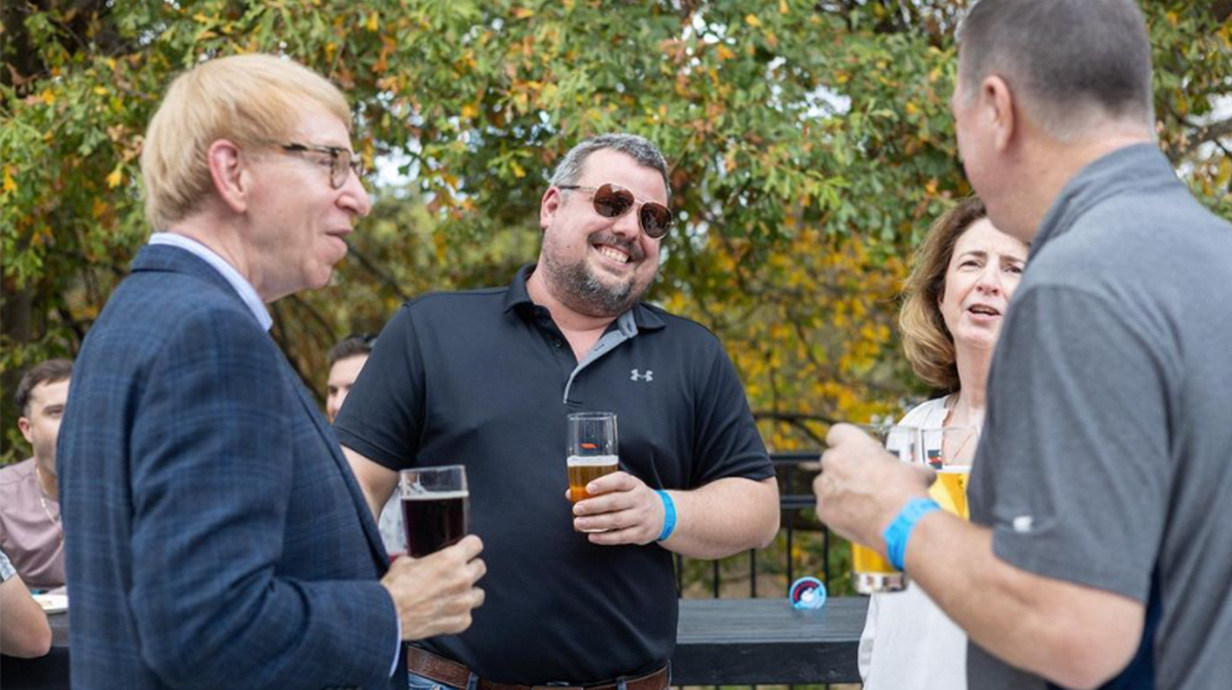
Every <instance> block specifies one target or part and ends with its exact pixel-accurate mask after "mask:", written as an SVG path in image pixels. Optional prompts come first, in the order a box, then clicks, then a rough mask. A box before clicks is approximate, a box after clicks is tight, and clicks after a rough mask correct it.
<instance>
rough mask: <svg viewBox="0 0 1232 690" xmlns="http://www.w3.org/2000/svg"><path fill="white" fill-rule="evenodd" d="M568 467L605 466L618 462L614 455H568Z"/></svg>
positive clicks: (618, 458)
mask: <svg viewBox="0 0 1232 690" xmlns="http://www.w3.org/2000/svg"><path fill="white" fill-rule="evenodd" d="M565 462H566V464H568V465H569V467H607V466H608V465H616V464H619V462H620V457H619V456H616V455H570V456H569V457H568V458H567V459H566V460H565Z"/></svg>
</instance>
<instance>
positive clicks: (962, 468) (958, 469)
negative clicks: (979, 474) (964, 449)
mask: <svg viewBox="0 0 1232 690" xmlns="http://www.w3.org/2000/svg"><path fill="white" fill-rule="evenodd" d="M933 471H934V472H936V473H938V474H971V465H942V466H941V467H934V468H933Z"/></svg>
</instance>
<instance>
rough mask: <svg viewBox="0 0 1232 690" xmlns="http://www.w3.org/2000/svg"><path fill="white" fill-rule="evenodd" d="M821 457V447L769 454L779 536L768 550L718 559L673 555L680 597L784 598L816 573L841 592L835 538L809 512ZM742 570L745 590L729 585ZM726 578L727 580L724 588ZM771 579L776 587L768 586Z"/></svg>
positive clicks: (843, 582)
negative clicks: (800, 581)
mask: <svg viewBox="0 0 1232 690" xmlns="http://www.w3.org/2000/svg"><path fill="white" fill-rule="evenodd" d="M819 456H820V452H819V451H799V452H791V453H774V454H771V456H770V459H771V461H772V462H773V463H774V468H775V473H776V475H777V477H778V481H779V507H780V509H781V510H782V526H781V527H780V528H779V537H778V539H776V541H775V543H774V544H772V545H771V546H770V547H769V548H767V549H763V550H757V549H754V550H750V551H748V552H746V553H743V554H739V555H736V556H730V557H728V558H725V559H722V560H717V561H693V560H692V559H687V558H682V557H680V556H677V557H676V588H677V591H678V592H679V593H680V595H681V596H682V597H685V598H701V597H704V596H709V597H711V598H715V599H719V598H725V597H736V596H740V597H752V598H757V597H759V596H760V597H776V596H786V594H787V588H788V587H789V586H790V585H791V583H792V582H794V581H795V580H796V578H797V577H801V576H804V575H813V576H815V577H817V578H818V579H820V580H821V581H822V582H824V583H825V585H826V588H827V589H828V590H830V591H834V590H835V588H836V587H837V588H838V589H839V590H840V592H842V591H845V589H844V588H845V587H846V586H847V582H846V579H845V577H843V573H835V572H834V570H833V568H832V565H834V564H833V560H834V559H833V558H832V557H831V545H832V543H833V542H834V540H832V539H831V535H830V531H829V530H828V529H826V528H825V526H824V525H821V524H820V523H819V522H818V521H817V518H816V516H815V515H814V514H813V508H814V506H815V499H814V497H813V487H812V480H813V477H814V476H816V473H817V469H816V467H815V465H816V463H817V459H818V457H819ZM843 564H844V565H845V564H846V562H845V560H844V563H843ZM740 571H743V573H744V574H741V575H740V576H739V580H741V581H743V580H745V579H747V580H748V589H747V591H744V590H743V588H737V587H733V586H731V583H730V580H731V579H732V577H733V574H735V573H737V572H740ZM699 578H700V579H699ZM725 579H726V580H728V586H726V587H725V586H724V580H725ZM769 583H775V584H776V585H777V586H775V587H773V588H772V589H771V588H768V587H767V586H766V585H767V584H769ZM759 584H760V585H761V586H760V587H759Z"/></svg>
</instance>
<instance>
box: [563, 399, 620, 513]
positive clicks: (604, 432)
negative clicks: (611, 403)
mask: <svg viewBox="0 0 1232 690" xmlns="http://www.w3.org/2000/svg"><path fill="white" fill-rule="evenodd" d="M568 437H569V440H568V448H567V450H566V454H567V456H566V461H565V463H566V465H568V469H569V500H570V501H572V502H574V503H577V502H578V501H584V500H586V499H588V498H590V494H589V493H587V492H586V485H587V484H589V483H590V482H592V481H594V480H596V479H598V478H599V477H602V476H603V475H606V474H611V473H613V472H615V471H616V469H617V467H619V462H620V458H619V454H618V451H617V447H616V415H615V413H612V412H576V413H574V414H571V415H569V417H568Z"/></svg>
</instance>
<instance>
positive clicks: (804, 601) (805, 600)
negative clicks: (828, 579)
mask: <svg viewBox="0 0 1232 690" xmlns="http://www.w3.org/2000/svg"><path fill="white" fill-rule="evenodd" d="M787 598H788V599H791V605H792V606H793V607H795V608H798V609H819V608H821V607H823V606H825V605H826V586H825V585H823V584H822V583H821V580H818V579H817V578H815V577H802V578H800V579H799V580H796V581H795V582H793V583H791V590H790V591H789V593H788V595H787Z"/></svg>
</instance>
